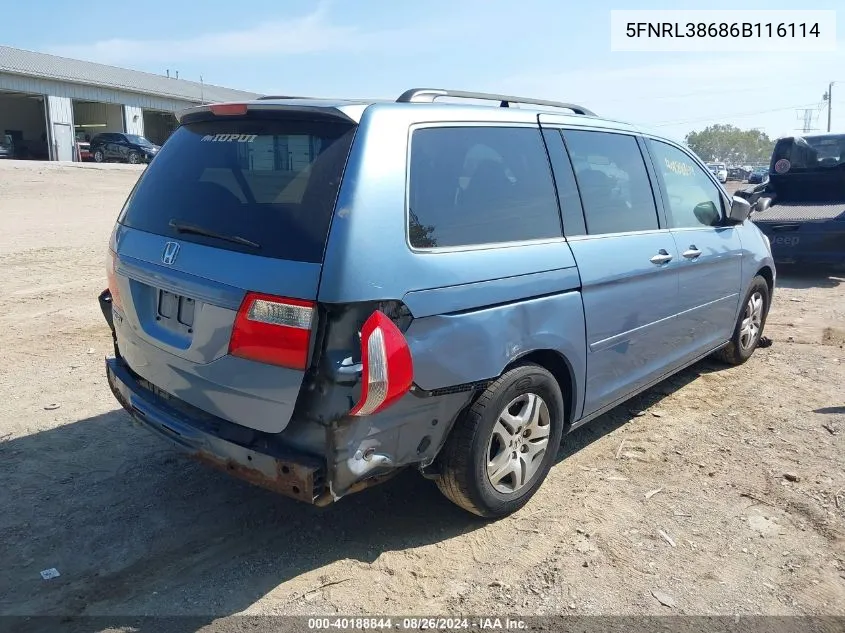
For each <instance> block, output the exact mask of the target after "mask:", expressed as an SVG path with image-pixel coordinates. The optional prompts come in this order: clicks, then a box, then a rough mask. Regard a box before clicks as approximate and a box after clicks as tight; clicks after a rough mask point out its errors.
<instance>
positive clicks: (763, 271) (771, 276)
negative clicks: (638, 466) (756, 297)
mask: <svg viewBox="0 0 845 633" xmlns="http://www.w3.org/2000/svg"><path fill="white" fill-rule="evenodd" d="M757 274H758V275H760V276H761V277H762V278H763V279H765V280H766V285H767V286H769V300H770V301H771V296H772V292H773V291H774V289H775V273H774V271H773V270H772V269H771V267H769V266H763V267H761V268H760V270H758V271H757Z"/></svg>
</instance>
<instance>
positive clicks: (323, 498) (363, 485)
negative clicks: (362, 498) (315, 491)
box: [314, 466, 405, 508]
mask: <svg viewBox="0 0 845 633" xmlns="http://www.w3.org/2000/svg"><path fill="white" fill-rule="evenodd" d="M403 470H405V467H404V466H403V467H399V468H394V469H392V470H390V471H388V472H386V473H384V474H381V475H376V476H375V477H369V478H367V479H364V480H363V481H359V482H357V483H354V484H352V485H351V486H350V487H349V489H348V490H346V491H345V492H344V493H343V496H344V497H346V496H348V495H351V494H355V493H356V492H361V491H362V490H366V489H367V488H372V487H373V486H378V485H380V484H383V483H384V482H385V481H387V480H389V479H393V478H394V477H395V476H396V475H398V474H399V473H400V472H401V471H403ZM334 502H335V499H334V498H333V497H332V495H331V493H330V492H329V491H328V490H326V491H325V492H324V493H323V494H321V495H320V496H319V497H317V498H316V499H314V505H315V506H320V507H321V508H322V507H325V506H328V505H331V504H332V503H334Z"/></svg>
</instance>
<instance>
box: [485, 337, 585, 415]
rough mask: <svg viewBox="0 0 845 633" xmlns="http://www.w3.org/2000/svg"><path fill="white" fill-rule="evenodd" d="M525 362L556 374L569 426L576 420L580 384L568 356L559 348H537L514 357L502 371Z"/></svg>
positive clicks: (553, 374)
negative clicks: (577, 395)
mask: <svg viewBox="0 0 845 633" xmlns="http://www.w3.org/2000/svg"><path fill="white" fill-rule="evenodd" d="M525 363H534V364H536V365H539V366H540V367H542V368H543V369H545V370H547V371H548V372H549V373H550V374H551V375H552V376H554V378H555V380H556V381H557V384H558V386H559V387H560V392H561V394H563V404H564V407H565V408H566V420H564V423H565V427H569V426H570V425H571V424H572V422H573V421H574V420H575V405H576V404H577V398H576V394H577V393H578V390H577V387H578V384H577V382H576V379H575V372H574V370H573V368H572V363H570V361H569V359H567V358H566V356H564V355H563V354H561V353H560V352H559V351H557V350H553V349H536V350H533V351H530V352H526V353H524V354H521V355H520V356H518V357H516V358H514V359H513V360H512V361H511V362H510V363H508V365H507V367H505V369H504V371H502V373H503V374H504V373H505V372H506V371H508V370H509V369H511V368H513V367H515V366H517V365H521V364H525Z"/></svg>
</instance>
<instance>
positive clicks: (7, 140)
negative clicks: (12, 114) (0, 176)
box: [0, 134, 15, 158]
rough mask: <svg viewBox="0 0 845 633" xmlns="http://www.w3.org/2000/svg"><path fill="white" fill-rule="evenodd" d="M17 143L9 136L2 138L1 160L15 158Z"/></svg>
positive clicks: (5, 135)
mask: <svg viewBox="0 0 845 633" xmlns="http://www.w3.org/2000/svg"><path fill="white" fill-rule="evenodd" d="M14 157H15V143H14V141H13V140H12V137H11V136H10V135H9V134H4V135H3V136H0V158H14Z"/></svg>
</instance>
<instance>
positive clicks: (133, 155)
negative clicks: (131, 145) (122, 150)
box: [129, 152, 141, 165]
mask: <svg viewBox="0 0 845 633" xmlns="http://www.w3.org/2000/svg"><path fill="white" fill-rule="evenodd" d="M140 162H141V156H140V155H139V154H138V152H129V164H130V165H137V164H138V163H140Z"/></svg>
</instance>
